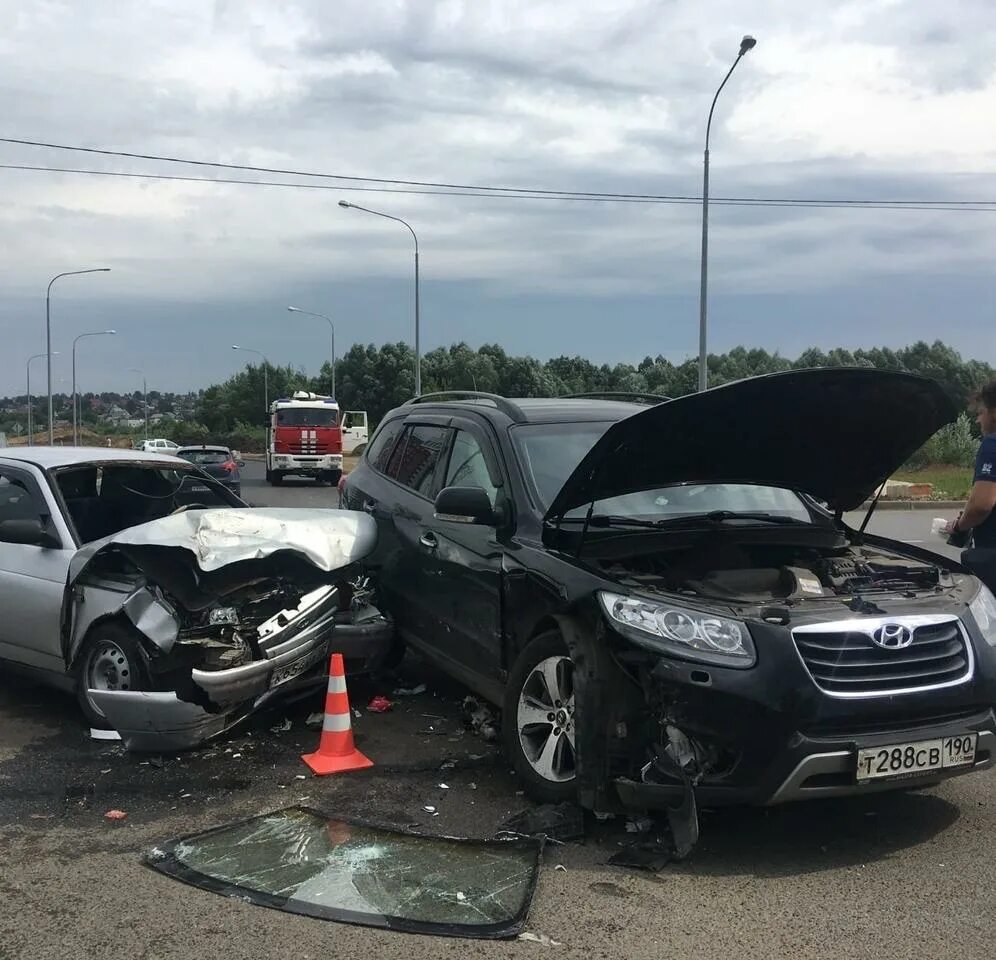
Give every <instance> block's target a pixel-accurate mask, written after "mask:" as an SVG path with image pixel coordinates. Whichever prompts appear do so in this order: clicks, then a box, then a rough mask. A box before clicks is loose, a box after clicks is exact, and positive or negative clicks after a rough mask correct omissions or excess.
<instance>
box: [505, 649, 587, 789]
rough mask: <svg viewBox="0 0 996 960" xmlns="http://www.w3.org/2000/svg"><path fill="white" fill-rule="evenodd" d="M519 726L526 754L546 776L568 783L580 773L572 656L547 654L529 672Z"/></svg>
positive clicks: (536, 768) (521, 702)
mask: <svg viewBox="0 0 996 960" xmlns="http://www.w3.org/2000/svg"><path fill="white" fill-rule="evenodd" d="M517 726H518V730H519V746H520V747H521V749H522V753H523V756H525V758H526V760H527V761H528V762H529V765H530V766H531V767H532V768H533V770H535V771H536V773H538V774H539V775H540V776H541V777H543V779H544V780H550V781H552V782H554V783H564V782H566V781H568V780H573V779H574V778H575V776H577V754H576V751H575V746H574V737H575V730H576V720H575V716H574V663H573V661H572V660H571V658H570V657H563V656H559V657H547V658H546V659H545V660H541V661H540V662H539V663H537V664H536V666H535V667H533V669H532V670H531V671H530V672H529V675H528V676H527V677H526V680H525V682H524V683H523V684H522V690H521V691H520V693H519V706H518V711H517Z"/></svg>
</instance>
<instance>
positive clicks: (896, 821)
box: [0, 465, 996, 960]
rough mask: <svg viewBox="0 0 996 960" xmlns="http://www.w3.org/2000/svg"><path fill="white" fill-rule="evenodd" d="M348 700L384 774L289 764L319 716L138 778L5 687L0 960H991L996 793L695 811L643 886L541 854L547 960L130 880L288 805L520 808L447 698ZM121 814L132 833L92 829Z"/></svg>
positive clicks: (274, 498) (412, 816)
mask: <svg viewBox="0 0 996 960" xmlns="http://www.w3.org/2000/svg"><path fill="white" fill-rule="evenodd" d="M257 470H258V468H257V467H256V466H255V465H250V466H249V467H248V468H247V477H246V480H245V490H244V492H245V495H246V497H247V498H248V499H249V500H250V501H252V502H254V503H259V504H263V503H270V504H281V505H292V504H302V505H303V504H307V505H311V506H324V505H331V502H334V497H335V494H334V491H333V490H332V489H331V488H329V487H314V486H313V485H311V484H309V483H307V482H300V483H295V481H288V482H287V483H286V486H284V487H282V488H280V489H273V488H268V487H265V486H263V485H262V483H261V482H257V481H256V480H254V479H253V477H254V476H255V474H256V471H257ZM931 516H932V514H930V513H929V512H926V513H920V512H916V513H909V514H907V513H902V514H893V513H885V512H883V513H882V514H881V516H880V517H878V518H876V520H875V529H877V530H879V531H881V532H883V533H891V534H893V535H896V534H899V535H902V536H906V537H908V539H910V540H911V541H912V540H922V541H925V542H929V541H930V532H929V527H930V518H931ZM418 680H423V681H425V682H426V683H427V684H428V690H427V691H426V692H425V693H424V694H421V695H419V696H416V697H396V698H395V707H394V710H393V711H392V712H390V713H387V714H371V713H369V712H367V710H366V709H365V707H366V704H367V702H368V700H369V698H370V697H371V696H372V695H373V694H375V693H387V694H390V693H391V689H392V687H393V686H394V685H395V684H403V685H410V684H411V683H413V682H415V681H418ZM350 694H351V697H352V702H353V705H354V706H355V707H358V708H359V710H360V712H361V716H360V717H358V718H357V719H356V720H355V721H354V728H355V732H356V736H357V741H358V745H359V746H360V747H361V749H363V750H364V751H365V752H366V753H367V754H368V755H369V756H370V757H371V758H373V759H374V761H375V762H376V766H375V767H374V768H373V769H371V770H367V771H362V772H358V773H352V774H348V775H344V776H340V777H328V778H314V777H312V776H311V775H310V773H309V772H308V771H307V769H306V768H305V767H304V766H303V765H302V764H301V762H300V760H299V755H300V754H301V753H302V752H305V751H308V750H311V749H313V748H314V746H315V744H316V741H317V734H316V733H315V732H313V731H311V730H309V729H307V728H306V727H305V725H304V718H305V717H306V716H307V714H308V713H309V712H310V711H311V710H312V709H316V708H317V707H318V705H319V703H320V700H321V697H320V695H319V696H317V697H312V698H309V699H308V700H307V701H303V702H300V703H297V704H294V705H291V706H290V707H284V708H280V709H278V710H275V711H273V712H271V713H268V714H264V715H261V716H259V717H257V718H255V719H254V721H253V723H252V725H251V726H250V727H249V728H247V729H245V730H243V731H241V732H240V733H239V734H238V735H237V736H234V737H232V738H230V739H229V740H227V741H223V742H220V743H215V744H213V745H211V746H210V747H208V748H205V749H201V750H197V751H193V752H191V753H187V754H184V755H181V756H177V755H166V756H162V757H137V756H132V755H128V754H126V753H124V752H123V751H122V750H121V748H120V747H119V746H117V745H114V744H108V743H97V742H93V741H91V740H89V739H88V738H87V737H86V731H85V730H83V728H82V726H81V724H80V721H79V718H78V716H77V714H76V712H75V708H74V704H73V702H72V700H71V699H70V698H68V697H64V696H62V695H58V694H55V693H52V692H50V691H48V690H46V689H43V688H41V687H35V686H31V685H29V684H25V683H23V682H20V681H17V680H15V679H13V678H10V677H7V676H3V675H0V849H2V850H3V856H2V858H0V894H2V896H0V960H7V958H22V957H23V958H37V957H60V956H61V957H77V956H86V957H88V958H91V960H97V958H104V957H113V958H129V960H131V958H142V957H147V958H174V957H175V958H183V960H191V958H197V960H202V958H204V960H207V958H215V957H217V958H225V960H233V958H239V960H242V958H246V960H249V958H256V957H267V958H281V960H283V958H287V960H309V958H322V960H325V958H327V957H330V956H332V957H362V958H365V960H369V958H376V960H382V958H383V960H389V958H394V957H403V958H405V960H423V958H425V960H429V958H436V957H454V958H457V957H459V958H463V957H468V956H473V957H519V956H522V957H527V956H546V955H551V956H571V957H573V956H577V957H586V958H600V957H631V958H643V957H646V958H655V960H656V958H662V957H668V958H670V957H674V958H679V957H696V958H702V960H710V958H723V960H729V958H731V957H733V958H748V957H763V958H771V957H786V958H797V957H834V958H844V957H874V958H876V960H879V958H884V957H916V958H921V960H925V958H940V957H959V958H966V957H987V958H988V957H989V956H990V955H991V952H992V948H991V943H992V929H993V923H994V920H996V907H994V897H993V894H992V891H993V890H994V889H996V857H994V856H993V840H992V836H993V829H994V826H996V801H994V800H993V789H994V786H996V781H994V774H993V773H992V772H985V773H982V774H978V775H974V776H970V777H966V778H962V779H959V780H955V781H951V782H949V783H947V784H945V785H942V786H939V787H936V788H933V789H930V790H924V791H921V792H908V793H900V794H891V795H879V796H877V797H867V798H863V799H861V800H852V801H835V802H820V803H809V804H798V805H795V806H791V807H783V808H772V809H766V810H750V809H744V810H732V811H724V812H706V813H704V814H703V817H702V839H701V842H700V844H699V846H698V848H697V849H696V850H695V852H694V854H693V856H692V858H691V859H690V860H688V861H686V862H685V863H682V864H676V865H672V866H670V867H668V868H666V869H665V870H664V871H663V872H662V873H660V874H657V875H652V874H643V873H638V872H634V871H629V870H624V869H620V868H614V867H610V866H608V865H607V863H606V861H607V860H608V858H609V857H610V856H611V855H612V853H614V852H615V851H616V850H617V849H618V845H619V844H620V843H622V842H625V840H626V839H627V834H626V833H625V832H624V830H623V828H622V825H621V824H620V823H607V824H590V825H589V830H588V834H587V837H586V841H585V843H584V844H569V845H566V846H554V847H550V848H548V849H547V851H546V854H545V856H544V866H543V869H542V873H541V876H540V881H539V886H538V889H537V892H536V897H535V899H534V901H533V905H532V909H531V911H530V918H529V923H528V929H530V930H533V931H536V932H537V933H542V934H545V935H547V936H549V937H551V938H553V939H554V940H556V941H559V942H560V943H561V944H562V945H561V946H560V947H548V946H540V945H538V944H535V943H511V944H507V943H487V942H481V943H478V942H468V941H459V940H444V939H439V938H430V937H419V936H412V935H405V934H391V933H385V932H379V931H374V930H371V929H366V928H361V927H348V926H343V925H339V924H334V923H328V922H323V921H319V920H312V919H308V918H302V917H294V916H290V915H286V914H283V913H279V912H277V911H273V910H267V909H264V908H262V907H256V906H251V905H249V904H245V903H242V902H239V901H236V900H232V899H227V898H224V897H221V896H219V895H217V894H212V893H207V892H204V891H200V890H196V889H194V888H191V887H187V886H185V885H183V884H181V883H179V882H177V881H175V880H172V879H169V878H166V877H164V876H161V875H159V874H157V873H154V872H153V871H151V870H150V869H149V868H147V867H145V866H143V865H142V864H141V862H140V856H141V854H142V853H143V852H144V851H146V850H148V849H149V848H150V847H152V846H154V845H155V844H157V843H159V842H161V841H163V840H165V839H169V838H172V837H176V836H179V835H183V834H186V833H189V832H192V831H196V830H199V829H202V828H206V827H209V826H213V825H216V824H222V823H225V822H228V821H232V820H235V819H238V818H240V817H244V816H249V815H252V814H255V813H258V812H261V811H266V810H272V809H275V808H278V807H281V806H285V805H289V804H292V803H296V802H303V803H306V804H308V805H310V806H314V807H318V808H321V809H323V810H326V811H328V812H329V813H330V814H333V815H336V816H343V817H350V816H359V817H364V818H371V819H377V820H383V821H388V822H393V823H398V824H406V825H407V824H416V825H418V826H419V828H421V829H423V830H424V831H425V832H428V833H438V834H449V835H465V836H488V835H490V834H491V833H492V832H493V831H494V830H495V829H496V828H497V827H498V826H499V825H500V824H501V823H502V822H503V820H504V819H505V818H506V817H507V816H508V815H509V814H510V813H514V812H518V811H519V810H521V809H523V808H524V807H526V806H528V804H527V803H526V801H525V800H524V799H523V798H522V797H521V796H519V795H518V794H517V790H518V787H517V784H516V782H515V781H514V779H513V778H512V777H511V776H510V775H509V772H508V770H507V766H506V764H505V763H504V762H503V761H502V759H501V757H500V755H499V754H498V752H497V751H496V750H495V748H494V747H493V746H492V745H491V744H488V743H485V742H484V741H483V740H481V739H480V738H479V737H478V736H476V735H474V734H472V733H470V732H468V731H465V730H464V727H463V724H462V723H461V721H460V716H459V712H460V711H459V701H460V699H461V697H462V695H463V691H462V690H461V689H460V688H459V687H458V686H457V685H455V684H453V683H451V682H448V681H446V680H445V679H444V678H442V677H440V676H438V675H434V674H433V673H431V672H430V671H428V670H426V669H425V668H424V667H422V666H420V665H419V664H418V663H416V662H413V661H406V663H405V665H403V674H402V675H401V676H400V677H398V678H397V679H384V680H381V681H378V682H374V681H372V680H354V681H352V682H351V683H350ZM286 719H289V720H290V721H291V726H290V728H289V729H285V730H277V732H273V731H271V729H270V728H271V727H277V726H278V725H279V724H282V723H283V721H285V720H286ZM444 765H445V766H444ZM300 777H303V779H298V778H300ZM444 783H445V784H446V788H443V787H442V786H441V784H444ZM425 805H432V806H435V807H436V808H437V812H438V815H437V816H435V817H434V816H432V815H431V814H429V813H427V812H426V811H425V810H424V809H423V807H424V806H425ZM112 808H116V809H121V810H124V811H126V812H127V814H128V817H127V819H126V820H124V821H122V822H119V823H112V822H109V821H107V820H105V819H104V816H103V815H104V813H105V811H107V810H109V809H112ZM557 864H561V865H563V866H564V867H565V868H566V869H565V870H557V869H555V866H556V865H557Z"/></svg>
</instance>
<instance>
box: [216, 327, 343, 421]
mask: <svg viewBox="0 0 996 960" xmlns="http://www.w3.org/2000/svg"><path fill="white" fill-rule="evenodd" d="M232 349H233V350H244V351H245V352H246V353H255V354H256V356H257V357H259V358H260V359H261V360H262V361H263V409H264V411H265V412H266V413H269V412H270V383H269V375H268V373H267V369H266V368H267V366H269V360H267V359H266V357H265V356H264V355H263V354H262V353H260V352H259V351H258V350H253V349H252V347H240V346H239V345H238V344H237V343H233V344H232ZM332 349H333V353H332V357H333V359H332V363H333V368H332V369H333V371H334V370H335V366H334V364H335V347H333V348H332ZM333 376H335V374H334V372H333ZM334 382H335V381H333V384H334ZM334 395H335V387H334V386H333V396H334Z"/></svg>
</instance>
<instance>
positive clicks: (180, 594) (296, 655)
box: [0, 447, 392, 750]
mask: <svg viewBox="0 0 996 960" xmlns="http://www.w3.org/2000/svg"><path fill="white" fill-rule="evenodd" d="M375 538H376V528H375V526H374V523H373V521H372V520H371V519H370V518H369V517H367V516H366V515H365V514H357V513H350V512H345V511H338V510H290V509H282V510H280V509H252V508H249V507H247V505H246V504H244V503H243V502H242V501H241V500H240V499H239V498H238V497H236V496H235V495H234V494H233V493H231V491H229V490H227V489H226V488H225V487H224V485H223V484H220V483H218V482H217V481H216V480H214V479H212V478H211V477H209V476H208V475H207V474H205V473H204V472H203V471H201V470H199V469H198V468H197V467H196V466H194V465H192V464H190V463H188V462H186V461H183V460H180V459H178V458H175V457H170V456H163V455H158V454H153V453H145V452H141V451H121V450H104V449H101V448H62V447H55V448H52V447H27V448H20V449H17V450H13V449H4V450H2V451H0V610H2V611H3V617H2V618H0V661H3V663H2V666H3V668H5V672H6V671H7V670H13V671H23V672H26V673H30V674H32V675H34V676H35V677H37V678H39V679H41V680H43V681H45V682H47V683H49V684H52V685H54V686H58V687H62V688H64V689H66V690H70V691H73V692H74V693H75V694H76V696H77V699H78V701H79V705H80V708H81V710H82V712H83V714H84V716H85V718H86V719H87V721H88V722H89V723H90V725H91V726H94V727H104V728H113V729H116V730H117V731H118V733H119V734H120V735H121V737H122V739H123V740H124V741H125V744H126V746H128V747H129V748H131V749H152V750H165V749H180V748H183V747H188V746H193V745H195V744H196V743H199V742H201V741H203V740H205V739H207V738H209V737H211V736H214V735H216V734H218V733H221V732H222V731H224V730H226V729H229V728H230V727H231V726H232V725H234V724H235V723H237V722H239V721H240V720H241V719H242V718H243V717H245V716H246V715H247V714H248V713H250V712H251V711H252V710H254V709H257V708H258V707H260V706H261V705H263V704H264V703H266V702H267V701H269V700H271V699H273V698H274V697H278V696H282V695H283V694H284V693H286V692H287V691H288V690H290V689H293V688H296V687H300V686H301V685H302V684H309V683H316V682H319V683H320V682H321V679H322V677H323V675H324V669H325V662H326V660H327V655H328V652H329V650H330V645H331V641H332V637H333V633H334V635H335V640H336V642H335V649H336V650H338V651H340V652H343V653H345V654H347V655H348V656H349V657H350V658H351V659H352V661H353V662H354V663H358V664H360V665H368V666H369V665H372V664H374V663H375V662H376V661H377V659H378V658H379V657H380V656H382V655H383V654H384V653H385V651H386V650H387V647H388V645H389V642H390V638H391V632H392V631H391V628H390V624H389V623H388V622H387V621H386V620H385V619H384V618H383V617H381V616H380V615H379V613H378V612H377V611H376V609H375V608H373V607H372V606H370V603H369V596H368V594H367V592H366V591H365V589H364V586H363V582H362V580H361V579H360V570H359V567H358V563H359V561H360V560H362V558H363V557H364V556H366V555H367V554H368V553H370V552H371V551H372V550H373V547H374V544H375ZM347 584H348V587H347V588H346V589H343V587H344V586H346V585H347Z"/></svg>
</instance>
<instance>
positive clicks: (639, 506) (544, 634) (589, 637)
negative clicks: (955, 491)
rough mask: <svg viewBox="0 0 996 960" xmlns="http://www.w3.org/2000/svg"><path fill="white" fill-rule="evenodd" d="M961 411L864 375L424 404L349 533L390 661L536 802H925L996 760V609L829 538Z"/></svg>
mask: <svg viewBox="0 0 996 960" xmlns="http://www.w3.org/2000/svg"><path fill="white" fill-rule="evenodd" d="M955 415H956V410H955V409H954V407H953V405H952V404H951V402H950V401H949V400H948V399H946V397H945V395H944V393H943V392H942V390H941V389H940V387H939V386H938V385H937V384H936V383H934V382H933V381H930V380H925V379H922V378H919V377H914V376H910V375H907V374H901V373H887V372H879V371H874V370H868V369H824V370H807V371H797V372H792V373H786V374H778V375H773V376H768V377H759V378H755V379H751V380H744V381H740V382H738V383H735V384H731V385H728V386H723V387H719V388H717V389H713V390H709V391H706V392H704V393H700V394H696V395H694V396H690V397H685V398H683V399H679V400H672V401H666V402H665V401H663V400H661V401H660V402H658V401H657V400H655V399H654V398H637V399H626V398H622V397H620V396H618V395H616V396H614V397H607V396H590V395H589V396H586V397H570V398H558V399H528V400H509V399H505V398H502V397H498V396H492V395H487V394H478V393H473V394H471V393H466V394H463V393H461V394H437V395H431V396H422V397H419V398H417V399H416V400H413V401H411V402H409V403H407V404H405V405H404V406H401V407H399V408H397V409H395V410H393V411H391V412H390V413H389V414H388V415H387V416H386V417H385V418H384V420H383V422H382V423H381V425H380V427H379V429H378V431H377V433H376V435H375V437H374V438H373V440H372V442H371V443H370V445H369V448H368V449H367V451H366V454H365V456H364V457H363V459H362V461H361V462H360V464H359V465H358V466H357V468H356V469H355V470H354V471H353V472H352V473H351V474H350V475H349V477H348V480H347V482H346V484H345V490H344V497H343V499H344V505H345V506H346V507H348V508H351V509H355V510H365V511H367V512H368V513H370V514H372V515H373V516H374V517H375V518H376V520H377V522H378V525H379V528H380V538H379V546H378V554H377V556H376V561H377V564H378V566H379V581H380V590H381V594H382V596H381V600H382V603H383V604H384V605H385V606H386V607H387V608H388V609H389V610H390V611H391V612H392V613H393V615H394V617H395V620H396V623H397V626H398V629H399V631H400V632H401V635H402V637H403V639H404V640H405V641H406V642H407V643H409V644H410V645H411V646H412V647H414V648H416V649H417V650H418V651H419V652H420V653H422V654H423V655H424V656H426V657H427V658H429V659H430V660H431V661H433V662H435V664H437V665H438V666H439V667H441V668H442V669H443V670H444V671H445V672H447V673H449V674H451V675H452V676H453V677H455V678H457V679H459V680H460V681H462V682H463V683H465V684H466V685H467V686H468V687H470V688H472V689H473V690H475V691H477V693H479V694H481V695H482V696H484V697H485V698H487V699H488V700H490V701H491V702H493V703H494V704H496V705H498V706H500V707H501V711H502V736H503V743H504V747H505V750H506V751H507V754H508V757H509V759H510V761H511V762H512V764H513V765H514V767H515V769H516V771H517V772H518V774H519V775H520V776H521V778H522V779H523V781H524V782H525V784H526V785H527V786H528V788H529V791H530V793H531V794H532V795H533V796H535V797H537V798H541V799H544V800H551V801H552V800H562V799H568V798H575V797H577V798H578V799H579V800H580V802H581V803H582V804H583V805H585V806H587V807H590V808H593V809H595V810H598V811H612V810H619V809H622V808H625V809H643V810H655V809H667V810H669V812H672V813H674V811H684V814H682V815H683V816H684V817H685V822H686V825H687V826H689V827H694V823H695V821H694V817H695V809H696V803H699V804H707V805H713V806H714V805H719V804H727V803H752V804H770V803H780V802H784V801H789V800H799V799H805V798H810V797H828V796H842V795H851V794H863V793H868V792H871V791H877V790H887V789H894V788H900V787H909V786H922V785H924V784H929V783H933V782H937V781H940V780H942V779H944V778H947V777H950V776H954V775H956V774H962V773H967V772H970V771H973V770H979V769H982V768H984V767H988V766H989V765H990V764H991V763H992V759H993V751H994V749H996V724H994V716H993V703H994V702H996V651H994V649H993V648H994V645H996V600H994V598H993V595H992V594H991V593H990V592H989V591H988V590H987V589H986V588H985V587H983V586H982V585H981V584H980V582H979V581H978V580H976V579H975V578H974V577H972V576H971V575H970V574H968V573H967V572H966V571H965V570H964V569H962V568H961V567H960V566H959V565H958V564H957V563H955V562H953V561H951V560H949V559H947V558H945V557H942V556H939V555H937V554H934V553H932V552H930V551H927V550H924V549H920V548H918V547H915V546H911V545H908V544H904V543H899V542H896V541H892V540H887V539H884V538H882V537H878V536H872V535H870V534H867V533H865V532H863V530H858V529H853V528H851V527H849V526H848V525H846V524H845V522H844V519H843V515H844V512H845V511H850V510H854V509H856V508H858V507H860V506H861V504H862V503H863V502H864V501H865V500H866V499H867V498H868V497H869V496H872V495H874V493H875V491H876V489H877V488H878V487H879V486H880V485H881V484H882V483H883V482H884V481H885V480H886V479H887V478H888V477H889V476H890V475H891V474H892V473H893V471H894V470H896V469H897V468H898V467H899V466H900V465H901V464H902V463H903V462H905V461H906V460H907V459H908V458H909V456H910V455H911V454H912V453H913V452H914V451H915V450H916V449H917V448H918V447H919V446H920V445H921V444H922V443H923V442H924V441H925V440H926V439H927V438H928V437H929V436H931V434H933V433H934V432H935V431H936V430H937V429H938V428H939V427H941V426H942V425H944V424H945V423H948V422H950V421H951V420H953V419H954V417H955Z"/></svg>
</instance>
